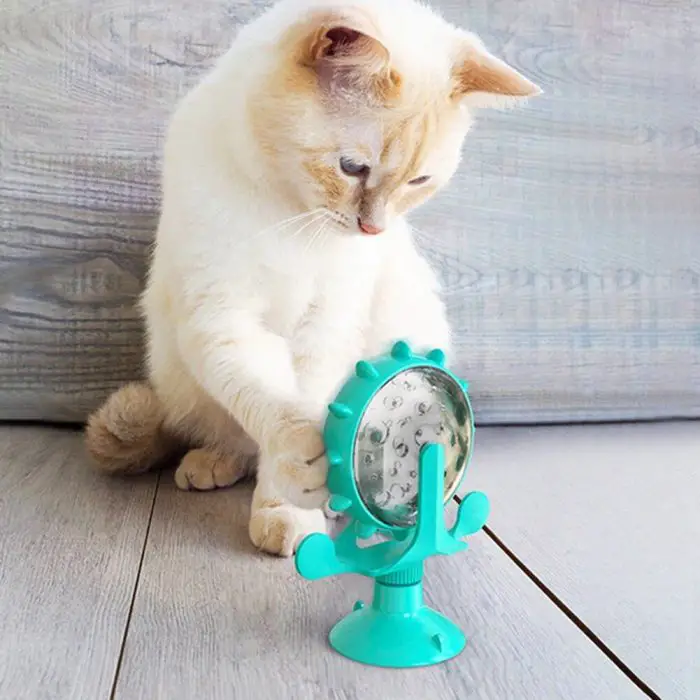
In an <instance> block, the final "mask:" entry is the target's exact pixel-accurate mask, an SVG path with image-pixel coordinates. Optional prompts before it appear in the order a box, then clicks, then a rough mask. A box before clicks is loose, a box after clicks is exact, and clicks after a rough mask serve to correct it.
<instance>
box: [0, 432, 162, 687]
mask: <svg viewBox="0 0 700 700" xmlns="http://www.w3.org/2000/svg"><path fill="white" fill-rule="evenodd" d="M154 493H155V480H154V478H153V477H152V476H151V477H147V478H145V479H140V480H135V481H130V482H121V481H116V480H112V479H106V478H104V477H100V476H98V475H95V474H94V473H92V472H91V471H90V470H89V468H88V466H87V464H86V461H85V457H84V456H83V445H82V437H81V435H80V434H78V433H76V432H73V431H60V430H52V429H49V428H27V427H2V428H0V630H2V634H0V697H1V698H8V700H9V698H31V700H59V699H60V700H63V699H66V698H75V699H76V700H78V699H80V700H83V699H85V700H87V699H88V698H90V699H93V698H94V699H95V700H97V699H101V698H107V697H108V696H109V693H110V690H111V687H112V681H113V678H114V675H115V671H116V666H117V659H118V656H119V651H120V648H121V643H122V639H123V634H124V631H125V627H126V620H127V614H128V610H129V606H130V603H131V599H132V594H133V590H134V585H135V581H136V572H137V569H138V565H139V561H140V557H141V553H142V550H143V545H144V540H145V535H146V527H147V524H148V520H149V517H150V512H151V506H152V503H153V496H154Z"/></svg>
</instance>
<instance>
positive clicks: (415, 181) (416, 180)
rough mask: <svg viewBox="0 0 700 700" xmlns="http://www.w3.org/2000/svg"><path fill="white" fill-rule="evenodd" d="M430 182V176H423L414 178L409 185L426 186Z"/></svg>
mask: <svg viewBox="0 0 700 700" xmlns="http://www.w3.org/2000/svg"><path fill="white" fill-rule="evenodd" d="M428 180H430V175H421V176H420V177H414V178H413V180H409V181H408V184H409V185H424V184H425V183H426V182H428Z"/></svg>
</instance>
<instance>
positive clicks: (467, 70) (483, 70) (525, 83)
mask: <svg viewBox="0 0 700 700" xmlns="http://www.w3.org/2000/svg"><path fill="white" fill-rule="evenodd" d="M452 80H453V88H452V97H453V99H456V100H459V101H461V102H464V103H465V104H468V105H471V106H474V107H504V106H508V105H510V104H513V103H514V102H518V101H520V100H523V99H526V98H528V97H535V96H536V95H540V94H541V93H542V90H541V89H540V88H539V87H538V86H537V85H535V83H533V82H532V81H531V80H528V79H527V78H526V77H525V76H524V75H522V74H521V73H519V72H518V71H517V70H515V68H512V67H511V66H509V65H508V64H507V63H505V62H504V61H501V59H500V58H496V57H495V56H494V55H492V54H490V53H489V52H488V51H487V50H486V49H485V48H484V46H483V45H482V44H481V43H480V42H477V41H475V40H474V41H469V42H468V43H467V45H466V46H463V47H462V48H461V50H460V52H459V54H458V58H457V60H456V61H455V64H454V69H453V71H452Z"/></svg>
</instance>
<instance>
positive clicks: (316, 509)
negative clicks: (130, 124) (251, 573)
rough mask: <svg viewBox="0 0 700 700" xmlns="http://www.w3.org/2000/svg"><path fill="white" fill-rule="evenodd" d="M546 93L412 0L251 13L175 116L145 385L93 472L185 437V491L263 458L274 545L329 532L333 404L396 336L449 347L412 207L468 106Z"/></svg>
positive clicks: (261, 505)
mask: <svg viewBox="0 0 700 700" xmlns="http://www.w3.org/2000/svg"><path fill="white" fill-rule="evenodd" d="M539 92H540V90H539V88H538V87H537V86H535V85H534V84H533V83H532V82H531V81H530V80H528V79H527V78H525V77H524V76H523V75H521V74H520V73H518V72H517V71H516V70H514V69H513V68H511V67H510V66H508V65H507V64H505V63H504V62H502V61H501V60H499V59H498V58H496V57H495V56H493V55H492V54H490V53H489V52H488V51H487V50H486V48H485V47H484V45H483V43H482V42H481V41H480V40H479V39H478V38H477V37H476V36H475V35H474V34H471V33H469V32H467V31H464V30H462V29H459V28H457V27H455V26H453V25H451V24H449V23H448V22H447V21H445V20H444V19H443V18H441V17H440V16H439V15H438V14H437V13H436V12H434V11H433V10H432V9H430V8H428V7H427V6H425V5H423V4H419V3H418V2H416V1H415V0H281V1H280V2H279V3H278V4H276V5H274V6H273V7H272V8H270V9H269V10H267V11H266V12H265V13H263V14H262V15H260V16H259V17H258V18H257V19H255V20H253V21H252V22H251V23H250V24H248V25H247V26H245V27H243V28H242V29H241V31H240V32H239V34H238V36H237V37H236V39H235V41H234V43H233V45H232V47H231V49H230V50H229V51H228V53H226V54H225V55H224V56H223V57H222V58H221V59H220V60H219V61H218V62H217V63H216V65H215V66H214V68H213V69H212V70H211V71H210V73H209V74H208V75H207V76H206V77H205V78H204V79H203V80H202V82H201V83H200V84H199V85H198V86H197V87H195V88H194V90H192V91H191V92H190V93H189V94H188V95H187V96H186V97H185V98H184V99H183V101H182V102H181V103H180V105H179V106H178V108H177V109H176V111H175V113H174V116H173V118H172V120H171V123H170V125H169V130H168V134H167V139H166V145H165V153H164V168H163V177H162V187H163V200H162V209H161V216H160V221H159V225H158V231H157V235H156V243H155V248H154V252H153V257H152V262H151V266H150V271H149V275H148V280H147V285H146V289H145V292H144V294H143V298H142V309H143V313H144V316H145V321H146V328H147V341H148V342H147V345H148V357H147V366H148V381H147V382H143V383H134V384H130V385H128V386H126V387H124V388H122V389H121V390H119V391H117V392H116V393H115V394H113V395H112V396H111V397H109V398H108V400H107V402H106V403H105V404H104V405H103V406H102V407H101V408H100V409H98V410H97V411H96V412H95V413H94V414H93V415H92V416H90V418H89V420H88V424H87V428H86V441H87V447H88V450H89V452H90V454H91V455H92V457H93V460H94V463H95V464H96V465H97V466H98V468H100V469H102V470H104V471H106V472H111V473H135V472H139V471H143V470H146V469H149V468H151V467H153V466H155V465H156V464H157V463H160V462H162V461H163V460H165V459H166V458H168V457H170V456H172V455H173V454H175V453H176V452H177V450H178V449H183V450H187V449H189V451H188V452H186V454H184V457H183V458H182V461H181V462H180V464H179V466H178V467H177V470H176V472H175V481H176V483H177V485H178V486H179V487H180V488H182V489H198V490H206V489H212V488H217V487H224V486H228V485H231V484H233V483H235V482H236V481H238V480H239V479H241V478H243V477H245V476H247V475H249V474H252V473H253V472H256V474H257V483H256V487H255V491H254V495H253V501H252V507H251V517H250V524H249V535H250V538H251V540H252V542H253V544H254V545H255V546H256V547H258V548H259V549H261V550H264V551H266V552H269V553H271V554H276V555H281V556H290V555H291V554H293V553H294V551H295V547H296V546H297V544H298V543H299V541H300V540H301V539H302V538H303V537H304V536H305V535H307V534H309V533H312V532H323V531H325V529H326V517H325V515H324V509H323V505H324V502H325V500H326V498H327V491H326V489H325V479H326V469H327V465H326V462H325V458H324V457H323V445H322V441H321V435H320V426H321V422H322V420H323V416H324V407H325V406H326V405H327V402H328V401H329V400H330V399H331V398H332V396H333V395H334V392H335V391H336V390H337V388H338V387H339V386H340V385H341V384H342V383H343V381H344V380H345V379H346V377H347V376H348V374H349V372H350V371H351V369H352V366H353V364H354V363H355V362H356V361H357V360H358V359H361V358H362V357H366V356H373V355H377V354H380V353H382V352H385V351H386V350H387V349H388V348H389V347H390V345H391V343H392V341H394V340H396V339H404V340H406V341H408V342H409V343H410V344H412V346H414V347H416V348H418V349H430V348H433V347H440V348H443V349H447V348H448V347H449V326H448V323H447V319H446V313H445V308H444V306H443V302H442V301H441V298H440V293H439V285H438V281H437V278H436V276H435V274H434V273H433V271H432V270H431V269H430V267H429V265H428V264H427V262H426V261H425V260H424V259H423V258H422V257H421V255H420V253H419V251H418V250H417V248H416V246H415V244H414V242H413V240H412V237H411V229H410V227H409V225H408V224H407V222H406V219H405V215H406V214H407V213H408V212H409V211H411V210H412V209H414V208H415V207H417V206H419V205H420V204H422V203H424V202H425V201H427V200H428V199H429V198H430V197H431V196H432V195H433V194H434V193H435V192H437V191H438V190H439V189H440V188H442V187H443V186H444V185H445V184H446V183H447V182H448V181H449V180H450V178H451V177H452V175H453V173H454V172H455V170H456V168H457V166H458V163H459V161H460V154H461V147H462V142H463V140H464V137H465V135H466V133H467V132H468V130H469V128H470V126H471V123H472V117H471V115H472V113H473V111H474V109H476V108H479V107H489V106H501V105H504V104H507V103H510V102H513V101H518V100H522V99H525V98H528V97H531V96H534V95H536V94H538V93H539ZM436 235H439V231H437V232H436Z"/></svg>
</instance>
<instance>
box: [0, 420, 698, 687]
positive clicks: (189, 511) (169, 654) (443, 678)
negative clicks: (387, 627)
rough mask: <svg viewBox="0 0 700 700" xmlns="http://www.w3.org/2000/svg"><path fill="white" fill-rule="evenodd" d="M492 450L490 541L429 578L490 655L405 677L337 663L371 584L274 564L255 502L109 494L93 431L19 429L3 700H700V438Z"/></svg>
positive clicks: (579, 438)
mask: <svg viewBox="0 0 700 700" xmlns="http://www.w3.org/2000/svg"><path fill="white" fill-rule="evenodd" d="M477 440H478V442H477V451H476V456H475V459H474V463H473V465H472V469H471V474H470V475H469V476H468V479H467V482H468V483H467V485H466V486H467V488H482V489H484V490H486V491H487V492H488V494H489V496H490V498H491V501H492V504H493V514H492V517H491V519H490V525H489V530H488V532H484V533H480V534H479V535H478V536H476V537H474V538H473V539H472V546H471V548H470V551H469V552H467V553H465V554H461V555H457V556H454V557H449V558H442V559H439V560H433V561H432V562H431V563H430V565H429V568H428V576H427V583H426V586H427V594H428V597H429V599H430V603H431V604H432V605H434V606H435V607H438V608H439V609H441V610H443V611H444V612H446V613H448V614H449V615H450V616H451V617H452V618H453V619H455V620H456V621H458V622H459V623H460V625H461V626H462V627H463V629H465V631H466V632H467V634H468V636H469V638H470V639H469V644H468V646H467V649H466V651H465V652H464V653H463V654H462V655H461V656H459V657H458V658H457V659H455V660H453V661H451V662H449V663H446V664H443V665H441V666H438V667H434V668H430V669H424V670H418V671H406V672H396V671H386V670H380V669H374V668H366V667H362V666H359V665H356V664H353V663H351V662H348V661H345V660H344V659H342V658H340V657H339V656H337V655H336V654H334V653H333V652H331V651H330V650H329V648H328V647H327V645H326V641H325V635H326V632H327V630H328V628H329V626H330V625H331V624H332V623H333V621H334V620H335V619H337V618H338V617H339V616H340V615H342V614H343V613H345V612H346V611H347V610H348V609H349V606H350V605H351V604H352V603H353V602H354V600H355V599H356V598H357V597H362V596H366V594H367V592H368V591H367V585H366V582H365V581H363V580H360V579H357V578H352V577H347V578H342V579H334V580H329V581H322V582H316V583H309V582H306V581H303V580H300V579H299V577H298V576H297V575H296V574H295V572H294V569H293V566H292V563H291V561H288V560H278V559H272V558H268V557H265V556H262V555H260V554H258V553H256V552H255V551H254V550H253V548H252V547H251V546H250V545H249V543H248V540H247V537H246V532H245V524H246V518H247V512H248V501H249V495H250V493H249V487H247V486H242V487H240V488H238V487H237V488H234V489H231V490H227V491H221V492H218V493H207V494H194V493H181V492H178V491H177V490H176V489H175V488H174V487H173V485H172V482H171V475H170V474H169V473H167V472H164V473H162V474H161V475H156V474H153V475H148V476H145V477H142V478H137V479H133V480H128V481H120V480H112V479H107V478H102V477H100V476H97V475H95V474H93V473H91V472H90V471H89V470H88V468H87V465H86V461H85V457H84V455H83V451H82V445H81V441H80V436H79V435H78V434H77V433H74V432H71V431H69V430H52V429H46V428H32V427H4V428H0V630H2V634H1V635H0V698H2V700H5V699H7V700H22V699H24V698H26V699H27V700H43V699H46V700H62V699H63V698H71V699H73V698H75V699H77V700H100V699H101V698H105V699H106V698H110V697H113V698H120V699H123V700H159V699H162V700H209V699H212V700H219V699H221V700H224V698H226V699H227V700H228V699H230V698H235V699H241V700H253V698H265V699H267V698H269V699H271V700H276V699H277V698H279V699H281V700H297V699H298V700H316V699H319V700H327V699H331V700H355V699H358V700H370V699H373V698H378V699H379V698H381V699H382V700H399V699H401V700H425V699H426V698H434V699H435V700H447V699H448V698H455V699H457V698H459V699H460V700H464V699H466V698H469V699H478V700H482V699H483V700H530V699H531V700H591V699H592V698H596V699H602V700H626V699H627V698H645V697H652V698H655V697H660V698H663V700H697V698H700V653H698V651H697V650H698V649H700V558H699V556H698V548H697V546H696V543H697V541H698V538H699V537H700V509H698V507H697V505H698V498H699V494H700V468H698V467H700V423H677V424H672V423H670V424H657V425H651V424H650V425H634V426H632V425H623V426H614V427H612V426H588V427H571V428H568V427H560V428H535V429H533V428H510V429H481V430H480V431H479V433H478V438H477Z"/></svg>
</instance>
